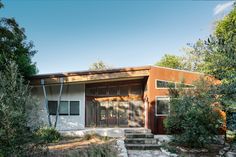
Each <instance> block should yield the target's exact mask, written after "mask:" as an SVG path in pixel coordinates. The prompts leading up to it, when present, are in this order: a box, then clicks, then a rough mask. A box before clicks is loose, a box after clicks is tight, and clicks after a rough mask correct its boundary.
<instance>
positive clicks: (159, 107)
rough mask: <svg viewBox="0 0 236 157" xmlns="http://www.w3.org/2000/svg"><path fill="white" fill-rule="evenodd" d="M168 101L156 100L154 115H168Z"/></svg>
mask: <svg viewBox="0 0 236 157" xmlns="http://www.w3.org/2000/svg"><path fill="white" fill-rule="evenodd" d="M169 102H170V101H169V99H168V98H166V99H163V98H162V99H157V102H156V114H168V113H169Z"/></svg>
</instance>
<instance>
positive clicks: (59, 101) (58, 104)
mask: <svg viewBox="0 0 236 157" xmlns="http://www.w3.org/2000/svg"><path fill="white" fill-rule="evenodd" d="M63 82H64V79H63V78H60V84H61V87H60V92H59V96H58V100H57V114H56V119H55V123H54V128H56V127H57V121H58V115H59V110H60V103H61V94H62V90H63ZM68 105H69V104H68Z"/></svg>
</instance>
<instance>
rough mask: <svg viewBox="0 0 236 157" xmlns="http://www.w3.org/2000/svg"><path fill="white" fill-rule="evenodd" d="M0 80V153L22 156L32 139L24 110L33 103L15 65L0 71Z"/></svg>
mask: <svg viewBox="0 0 236 157" xmlns="http://www.w3.org/2000/svg"><path fill="white" fill-rule="evenodd" d="M0 78H1V81H0V119H1V120H0V146H1V147H0V152H1V153H2V154H3V155H4V156H10V155H14V156H24V154H25V153H26V148H27V143H29V142H30V140H31V139H32V134H31V132H30V130H29V128H28V127H27V117H28V115H27V113H26V108H27V106H30V105H34V104H35V103H34V102H33V99H32V97H31V95H30V92H29V87H28V86H27V85H25V84H24V83H23V82H24V80H23V78H22V77H21V76H20V75H19V74H18V71H17V65H16V64H15V63H11V64H10V66H9V67H6V69H5V71H0Z"/></svg>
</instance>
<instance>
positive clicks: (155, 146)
mask: <svg viewBox="0 0 236 157" xmlns="http://www.w3.org/2000/svg"><path fill="white" fill-rule="evenodd" d="M125 146H126V149H127V150H159V148H160V144H159V142H158V140H157V139H155V138H154V135H153V134H152V133H151V130H149V129H137V130H133V129H132V130H131V129H127V130H125Z"/></svg>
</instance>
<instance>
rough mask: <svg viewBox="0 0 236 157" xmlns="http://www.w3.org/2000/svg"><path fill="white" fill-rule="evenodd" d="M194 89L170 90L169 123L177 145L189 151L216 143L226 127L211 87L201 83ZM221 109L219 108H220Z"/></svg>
mask: <svg viewBox="0 0 236 157" xmlns="http://www.w3.org/2000/svg"><path fill="white" fill-rule="evenodd" d="M195 87H196V88H194V89H178V90H176V89H170V92H171V94H172V97H171V101H170V116H168V118H167V119H166V121H165V126H166V128H167V131H168V132H169V133H171V134H174V140H173V142H175V143H177V144H181V145H184V146H188V147H205V146H206V145H207V144H208V143H211V142H213V140H214V139H215V136H216V135H217V134H219V128H220V127H222V125H223V119H222V117H221V116H220V115H219V112H218V111H217V110H219V108H218V107H216V106H217V105H214V104H217V103H216V102H217V97H216V96H215V95H214V93H212V87H211V86H210V84H209V83H208V82H207V81H205V80H201V81H199V82H198V83H196V84H195ZM218 106H219V105H218Z"/></svg>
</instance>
